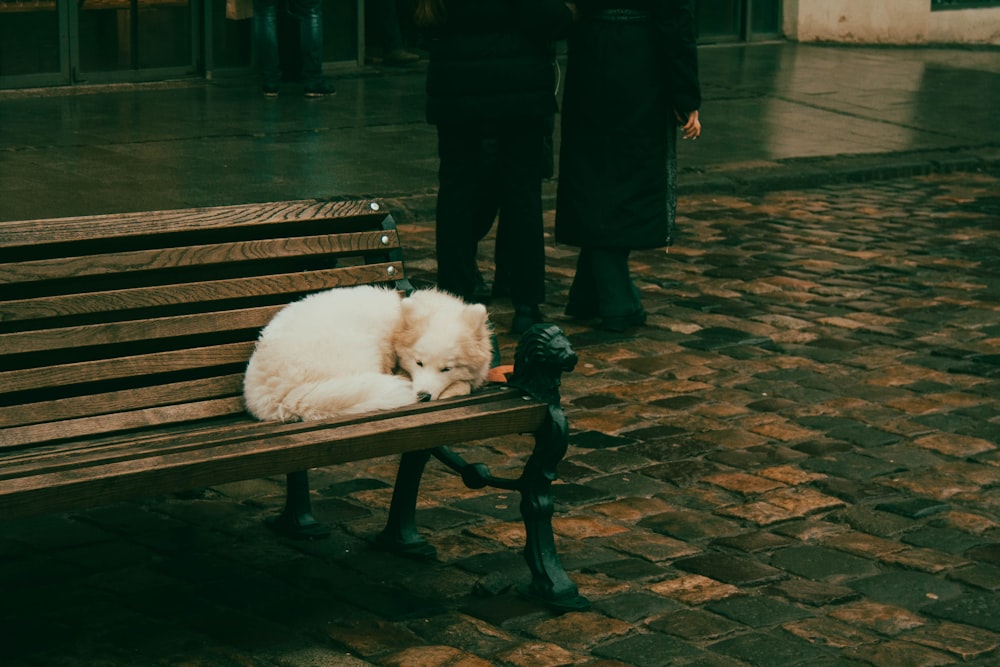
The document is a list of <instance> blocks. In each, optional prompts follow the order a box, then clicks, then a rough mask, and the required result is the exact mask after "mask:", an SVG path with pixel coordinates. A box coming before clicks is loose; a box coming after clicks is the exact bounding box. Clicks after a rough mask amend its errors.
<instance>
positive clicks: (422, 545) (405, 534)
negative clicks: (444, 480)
mask: <svg viewBox="0 0 1000 667" xmlns="http://www.w3.org/2000/svg"><path fill="white" fill-rule="evenodd" d="M430 456H431V453H430V451H428V450H420V451H416V452H407V453H405V454H403V455H402V457H401V458H400V460H399V471H398V472H397V473H396V486H395V487H394V488H393V490H392V502H391V504H390V505H389V519H388V521H387V522H386V525H385V528H384V529H383V530H382V532H381V533H379V534H378V536H377V537H376V538H375V544H376V546H379V547H381V548H383V549H386V550H387V551H392V552H394V553H399V554H402V555H405V556H410V557H416V558H433V557H434V556H435V555H436V554H437V551H436V550H435V549H434V547H433V546H431V545H430V544H429V543H428V542H427V540H426V539H424V538H423V537H422V536H421V535H420V533H419V532H418V531H417V521H416V511H417V491H418V490H419V488H420V478H421V477H422V476H423V474H424V467H425V466H426V465H427V461H428V459H430Z"/></svg>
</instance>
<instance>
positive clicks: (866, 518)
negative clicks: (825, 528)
mask: <svg viewBox="0 0 1000 667" xmlns="http://www.w3.org/2000/svg"><path fill="white" fill-rule="evenodd" d="M829 518H830V520H831V521H836V522H841V523H845V524H847V525H849V526H850V527H851V528H853V529H854V530H857V531H860V532H862V533H869V534H871V535H876V536H878V537H884V538H895V537H899V536H900V535H902V534H903V533H904V532H906V531H907V530H910V529H912V528H914V527H915V526H916V525H917V524H916V522H914V521H912V520H910V519H906V518H904V517H901V516H899V515H897V514H890V513H889V512H879V511H877V510H875V509H873V508H870V507H866V506H863V505H855V506H853V507H848V508H846V509H843V510H838V511H837V512H834V513H833V514H831V515H830V517H829Z"/></svg>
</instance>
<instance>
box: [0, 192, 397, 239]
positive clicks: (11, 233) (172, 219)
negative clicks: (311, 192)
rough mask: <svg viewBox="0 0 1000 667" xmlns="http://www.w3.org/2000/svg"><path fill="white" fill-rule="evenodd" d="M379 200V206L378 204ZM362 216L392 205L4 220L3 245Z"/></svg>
mask: <svg viewBox="0 0 1000 667" xmlns="http://www.w3.org/2000/svg"><path fill="white" fill-rule="evenodd" d="M373 206H376V207H377V208H376V209H374V210H373V209H372V207H373ZM359 216H372V217H374V218H376V219H385V218H387V217H388V211H387V210H386V209H385V207H384V206H383V205H382V204H381V202H379V201H376V200H372V201H342V202H318V201H315V200H300V201H287V202H268V203H263V204H250V205H246V204H240V205H235V206H212V207H202V208H190V209H176V210H164V211H143V212H137V213H117V214H112V215H89V216H77V217H69V218H50V219H47V220H13V221H8V222H3V221H0V248H17V247H21V246H44V245H48V244H53V243H72V242H76V241H92V240H94V239H122V238H137V237H143V236H149V235H151V234H172V233H181V232H198V231H206V230H212V229H230V228H236V227H254V226H259V225H274V224H279V223H285V222H303V221H310V220H324V219H330V220H331V221H334V222H335V221H336V219H338V218H352V217H359ZM373 226H375V225H373Z"/></svg>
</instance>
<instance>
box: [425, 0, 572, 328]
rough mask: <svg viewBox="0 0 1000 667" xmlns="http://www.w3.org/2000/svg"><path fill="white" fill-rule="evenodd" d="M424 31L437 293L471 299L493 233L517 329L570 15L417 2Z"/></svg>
mask: <svg viewBox="0 0 1000 667" xmlns="http://www.w3.org/2000/svg"><path fill="white" fill-rule="evenodd" d="M415 21H416V23H417V25H418V27H421V28H423V29H425V30H426V33H427V37H428V38H429V39H428V42H427V46H428V52H429V64H428V69H427V120H428V122H430V123H432V124H434V125H436V126H437V132H438V156H439V158H440V168H439V174H438V176H439V183H438V186H439V188H438V198H437V230H436V249H437V262H438V287H439V288H440V289H443V290H447V291H449V292H452V293H454V294H455V295H457V296H459V297H461V298H463V299H465V300H467V301H472V300H475V299H476V298H477V293H478V292H480V290H477V289H476V288H477V284H478V285H480V286H481V284H482V278H481V275H480V273H479V266H478V262H477V260H476V253H477V250H478V244H479V241H480V240H481V239H482V238H483V237H484V236H486V234H487V233H488V232H489V230H490V228H491V227H492V226H493V220H494V217H495V216H496V213H497V211H498V210H499V223H498V225H499V226H498V234H502V236H503V239H504V245H505V247H507V248H509V249H510V253H505V255H507V254H510V255H511V257H509V258H508V259H510V260H511V264H512V265H516V269H515V270H512V271H511V272H510V275H509V284H508V285H507V287H508V288H509V290H510V296H511V300H512V301H513V303H514V319H513V322H512V325H511V330H512V331H513V332H515V333H520V332H523V331H524V330H526V329H527V328H528V327H530V326H531V325H532V324H534V323H536V322H540V321H541V320H542V314H541V310H540V308H539V305H540V304H541V303H543V302H544V300H545V246H544V233H543V227H542V176H543V168H544V160H543V149H544V146H545V143H544V142H545V133H546V132H547V131H548V129H550V128H551V120H552V117H553V114H555V112H556V96H555V90H556V73H555V41H557V40H559V39H562V38H563V37H565V36H566V34H567V33H568V31H569V28H570V26H571V24H572V21H573V12H572V9H571V7H570V6H569V5H567V4H565V3H564V2H563V0H420V1H419V2H418V3H417V8H416V16H415Z"/></svg>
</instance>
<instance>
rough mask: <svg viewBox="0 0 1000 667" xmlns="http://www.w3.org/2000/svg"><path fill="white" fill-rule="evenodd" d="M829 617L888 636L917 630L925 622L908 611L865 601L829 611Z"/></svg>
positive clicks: (918, 615) (917, 615)
mask: <svg viewBox="0 0 1000 667" xmlns="http://www.w3.org/2000/svg"><path fill="white" fill-rule="evenodd" d="M829 615H830V616H831V617H833V618H838V619H840V620H842V621H844V622H845V623H848V624H852V625H860V626H862V627H865V628H868V629H870V630H872V631H873V632H877V633H879V634H883V635H889V636H895V635H898V634H901V633H905V632H907V631H910V630H913V629H914V628H919V627H920V626H922V625H924V624H925V623H926V622H927V620H926V619H925V618H924V617H923V616H921V615H920V614H917V613H914V612H912V611H910V610H908V609H903V608H902V607H897V606H894V605H890V604H882V603H879V602H871V601H867V600H861V601H858V602H853V603H850V604H845V605H842V606H840V607H837V608H836V609H832V610H830V612H829Z"/></svg>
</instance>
